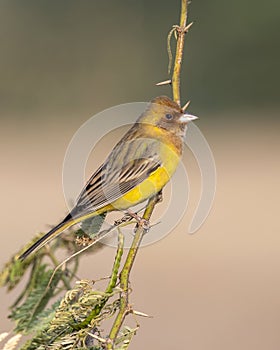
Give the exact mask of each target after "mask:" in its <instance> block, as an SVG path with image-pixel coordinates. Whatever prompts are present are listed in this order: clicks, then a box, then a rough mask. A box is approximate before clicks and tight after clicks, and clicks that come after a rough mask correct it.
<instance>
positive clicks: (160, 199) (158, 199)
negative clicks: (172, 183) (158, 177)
mask: <svg viewBox="0 0 280 350" xmlns="http://www.w3.org/2000/svg"><path fill="white" fill-rule="evenodd" d="M156 196H157V198H156V199H157V203H160V202H162V201H163V194H162V190H160V191H159V192H158V193H157V194H156Z"/></svg>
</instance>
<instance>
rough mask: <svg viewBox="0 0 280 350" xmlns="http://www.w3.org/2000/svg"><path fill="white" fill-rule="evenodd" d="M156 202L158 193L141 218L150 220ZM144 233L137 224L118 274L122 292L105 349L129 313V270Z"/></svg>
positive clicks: (141, 227) (111, 347)
mask: <svg viewBox="0 0 280 350" xmlns="http://www.w3.org/2000/svg"><path fill="white" fill-rule="evenodd" d="M157 202H158V195H156V196H154V197H152V198H151V199H150V200H149V202H148V204H147V207H146V209H145V212H144V215H143V219H144V220H147V221H148V220H150V217H151V215H152V212H153V210H154V208H155V205H156V204H157ZM144 233H145V229H144V228H143V226H142V225H139V226H138V228H137V230H136V233H135V236H134V239H133V242H132V244H131V247H130V249H129V252H128V254H127V257H126V261H125V263H124V266H123V268H122V271H121V274H120V288H121V289H122V294H121V302H120V310H119V313H118V315H117V317H116V318H115V321H114V324H113V326H112V329H111V332H110V334H109V339H108V343H107V349H113V348H114V343H115V340H116V338H117V336H118V334H119V331H120V329H121V326H122V324H123V321H124V319H125V317H126V315H127V314H129V313H130V312H131V311H132V310H131V308H130V306H129V300H128V294H129V293H128V292H129V275H130V271H131V269H132V266H133V263H134V261H135V257H136V254H137V252H138V249H139V246H140V243H141V241H142V239H143V236H144Z"/></svg>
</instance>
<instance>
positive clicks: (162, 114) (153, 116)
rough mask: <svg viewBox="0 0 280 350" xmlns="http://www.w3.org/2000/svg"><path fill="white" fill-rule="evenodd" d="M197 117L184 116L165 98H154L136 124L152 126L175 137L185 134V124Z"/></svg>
mask: <svg viewBox="0 0 280 350" xmlns="http://www.w3.org/2000/svg"><path fill="white" fill-rule="evenodd" d="M195 119H197V117H195V116H193V115H191V114H186V113H184V111H183V110H182V108H181V107H179V106H178V104H177V103H176V102H174V101H172V100H171V99H170V98H169V97H167V96H159V97H156V98H154V99H153V100H152V101H151V102H150V104H149V106H148V108H147V110H146V111H145V112H144V113H143V114H142V115H141V117H140V118H139V120H138V122H140V123H146V124H152V125H155V126H157V127H159V128H162V129H165V130H168V131H170V132H172V133H175V134H177V135H182V134H185V131H186V126H187V123H188V122H190V121H193V120H195Z"/></svg>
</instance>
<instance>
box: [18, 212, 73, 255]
mask: <svg viewBox="0 0 280 350" xmlns="http://www.w3.org/2000/svg"><path fill="white" fill-rule="evenodd" d="M78 221H79V220H75V219H74V218H73V217H72V215H71V214H68V215H67V216H66V218H65V219H64V220H62V221H61V222H60V223H59V224H58V225H56V226H55V227H54V228H52V229H51V230H50V231H49V232H48V233H46V234H45V235H44V236H43V237H41V238H40V239H39V240H38V241H37V242H35V243H34V244H33V245H32V246H31V247H29V248H28V249H27V250H26V251H25V252H24V253H22V254H21V255H20V257H19V260H24V259H25V258H27V256H28V255H29V254H31V253H33V252H34V251H36V250H38V249H40V248H42V247H43V246H44V245H45V244H47V243H49V242H50V241H51V240H53V239H54V238H55V237H57V236H58V235H60V234H61V233H62V232H63V231H64V230H66V229H67V228H68V227H70V226H72V225H74V224H75V223H77V222H78Z"/></svg>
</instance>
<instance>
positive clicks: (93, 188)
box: [74, 139, 161, 216]
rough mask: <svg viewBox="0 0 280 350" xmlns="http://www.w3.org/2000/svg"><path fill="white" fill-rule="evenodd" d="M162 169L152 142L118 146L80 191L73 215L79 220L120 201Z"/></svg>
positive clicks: (155, 147) (156, 149)
mask: <svg viewBox="0 0 280 350" xmlns="http://www.w3.org/2000/svg"><path fill="white" fill-rule="evenodd" d="M160 166H161V159H160V157H159V152H158V143H157V141H155V140H148V141H147V140H144V141H143V140H142V139H138V140H133V141H131V142H129V143H127V142H126V143H125V144H122V143H120V144H118V145H117V146H116V147H115V148H114V149H113V151H112V152H111V154H110V155H109V157H108V158H107V160H106V161H105V163H104V164H103V165H102V166H101V167H100V168H99V169H98V170H97V171H96V172H95V173H94V174H93V175H92V176H91V178H90V179H89V181H88V182H87V184H86V186H85V187H84V189H83V190H82V192H81V194H80V196H79V198H78V200H77V205H76V207H75V208H74V212H75V213H77V215H78V216H80V215H81V214H85V213H87V212H91V211H94V210H98V209H100V208H102V207H103V206H106V205H108V204H110V203H112V202H114V201H115V200H117V199H119V198H121V197H122V196H123V195H124V194H126V193H127V192H129V191H130V190H131V189H133V188H134V187H135V186H137V185H138V184H140V183H141V182H143V181H144V180H145V179H147V178H148V177H149V175H150V174H151V173H152V172H154V171H155V170H156V169H157V168H158V167H160Z"/></svg>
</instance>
